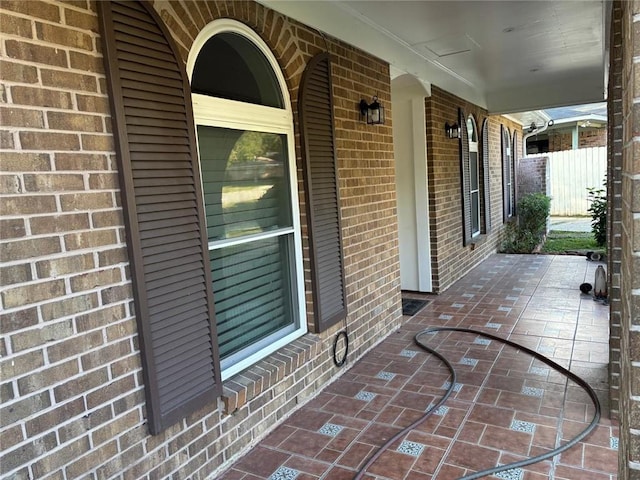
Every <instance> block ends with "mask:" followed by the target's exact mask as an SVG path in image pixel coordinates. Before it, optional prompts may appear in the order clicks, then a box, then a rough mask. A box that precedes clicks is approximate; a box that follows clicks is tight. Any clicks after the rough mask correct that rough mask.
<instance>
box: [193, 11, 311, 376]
mask: <svg viewBox="0 0 640 480" xmlns="http://www.w3.org/2000/svg"><path fill="white" fill-rule="evenodd" d="M187 71H188V72H189V73H190V78H191V89H192V97H193V110H194V117H195V123H196V128H197V136H198V147H199V156H200V168H201V175H202V186H203V194H204V203H205V210H206V223H207V234H208V239H209V255H210V258H211V274H212V278H213V300H214V310H215V316H216V325H217V334H218V343H219V347H220V358H221V367H222V378H223V379H224V378H228V377H230V376H231V375H234V374H235V373H237V372H239V371H240V370H243V369H245V368H247V367H248V366H249V365H251V364H252V363H255V362H256V361H257V360H259V359H261V358H263V357H264V356H266V355H268V354H270V353H272V352H274V351H275V350H276V349H278V348H280V347H282V346H283V345H285V344H286V343H288V342H290V341H291V340H293V339H295V338H297V337H299V336H300V335H302V334H303V333H305V332H306V321H305V310H304V308H305V306H304V303H305V302H304V282H303V274H302V271H303V270H302V243H301V235H300V224H299V218H300V217H299V212H298V198H297V179H296V169H295V151H294V140H293V115H292V111H291V105H290V101H289V97H288V91H287V86H286V83H285V80H284V77H283V75H282V72H281V71H280V69H279V66H278V64H277V62H276V60H275V58H274V56H273V54H272V53H271V51H270V50H269V48H268V47H267V45H266V44H265V43H264V42H263V41H262V40H261V39H260V38H259V37H258V36H257V35H256V34H255V33H254V32H253V31H252V30H251V29H249V28H248V27H246V26H245V25H243V24H240V23H238V22H235V21H232V20H217V21H214V22H212V23H211V24H209V25H208V26H207V27H205V29H203V31H202V32H201V33H200V34H199V35H198V37H197V38H196V40H195V42H194V46H193V48H192V50H191V52H190V55H189V59H188V61H187Z"/></svg>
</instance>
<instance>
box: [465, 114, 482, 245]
mask: <svg viewBox="0 0 640 480" xmlns="http://www.w3.org/2000/svg"><path fill="white" fill-rule="evenodd" d="M467 133H468V141H469V180H470V182H469V196H470V205H471V237H472V238H473V237H476V236H478V235H480V164H479V153H478V128H477V126H476V121H475V119H474V118H473V115H469V117H468V118H467Z"/></svg>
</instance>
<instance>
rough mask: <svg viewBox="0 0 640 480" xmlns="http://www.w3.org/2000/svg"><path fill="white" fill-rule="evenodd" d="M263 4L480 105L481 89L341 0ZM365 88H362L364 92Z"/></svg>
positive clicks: (484, 105) (262, 0) (484, 104)
mask: <svg viewBox="0 0 640 480" xmlns="http://www.w3.org/2000/svg"><path fill="white" fill-rule="evenodd" d="M258 2H259V3H261V4H262V5H264V6H265V7H268V8H271V9H273V10H275V11H277V12H280V13H282V14H283V15H286V16H288V17H291V18H293V19H295V20H298V21H299V22H302V23H304V24H306V25H309V26H311V27H313V28H316V29H318V30H320V31H322V32H324V33H327V34H329V35H331V36H333V37H335V38H338V39H340V40H342V41H344V42H346V43H348V44H350V45H353V46H354V47H357V48H359V49H361V50H363V51H365V52H368V53H370V54H371V55H374V56H376V57H378V58H380V59H382V60H384V61H386V62H388V63H389V64H390V65H391V66H393V67H394V68H395V69H396V71H397V70H400V71H402V72H406V73H409V74H411V75H414V76H415V77H416V78H417V79H418V80H420V81H421V82H422V83H423V84H425V86H426V85H429V86H430V85H436V86H438V87H440V88H442V89H443V90H446V91H447V92H449V93H452V94H454V95H457V96H459V97H461V98H463V99H465V100H467V101H469V102H471V103H474V104H476V105H478V106H480V107H482V108H487V101H486V97H485V95H484V93H483V92H482V89H481V88H480V86H478V85H474V84H473V83H472V82H470V81H469V80H467V79H465V78H463V77H461V76H459V75H457V74H456V73H454V72H453V71H451V70H449V69H448V68H447V67H445V66H444V65H442V64H440V63H438V62H437V61H436V60H434V59H430V58H428V57H426V56H424V55H422V54H420V53H419V52H418V51H417V50H416V49H414V48H413V47H412V46H411V45H409V44H408V43H406V42H404V41H403V40H402V39H400V38H398V37H397V36H395V35H393V34H392V33H391V32H388V31H386V30H384V29H382V28H381V27H379V26H377V25H375V24H373V23H372V22H369V21H367V19H366V18H365V17H363V16H361V15H359V14H358V12H355V11H353V10H352V9H350V8H349V7H347V6H346V5H344V4H341V3H340V2H336V1H333V0H311V1H303V0H258ZM365 93H368V92H363V94H365Z"/></svg>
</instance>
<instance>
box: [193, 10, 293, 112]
mask: <svg viewBox="0 0 640 480" xmlns="http://www.w3.org/2000/svg"><path fill="white" fill-rule="evenodd" d="M187 63H188V71H190V72H191V91H192V92H193V93H198V94H201V95H207V96H210V97H217V98H223V99H227V100H237V101H240V102H246V103H252V104H256V105H264V106H267V107H275V108H286V106H285V100H284V98H283V95H282V89H283V88H282V87H283V86H284V85H283V82H282V80H283V79H280V78H278V73H277V72H279V71H280V69H279V67H278V65H277V63H276V61H275V58H273V55H272V54H271V52H270V50H269V49H268V47H267V46H266V44H264V42H263V41H262V40H261V39H260V37H258V35H257V34H256V33H255V32H253V31H252V30H251V29H249V28H248V27H246V26H245V25H242V24H240V23H239V22H231V21H229V20H227V21H222V22H221V21H215V22H212V23H211V24H209V25H208V26H207V27H206V28H205V29H203V30H202V31H201V32H200V34H199V35H198V38H197V39H196V41H195V42H194V46H193V48H192V49H191V52H190V55H189V61H188V62H187Z"/></svg>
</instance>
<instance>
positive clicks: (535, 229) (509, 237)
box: [502, 193, 551, 253]
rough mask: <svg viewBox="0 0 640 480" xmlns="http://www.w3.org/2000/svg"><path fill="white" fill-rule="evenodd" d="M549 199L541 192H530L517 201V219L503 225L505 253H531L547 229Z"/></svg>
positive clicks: (549, 208)
mask: <svg viewBox="0 0 640 480" xmlns="http://www.w3.org/2000/svg"><path fill="white" fill-rule="evenodd" d="M550 210H551V199H550V198H549V197H547V196H546V195H543V194H542V193H530V194H528V195H525V196H523V197H522V198H521V199H520V200H519V201H518V210H517V212H518V213H517V221H516V222H511V223H508V224H507V225H506V227H505V234H506V237H505V241H504V243H503V245H502V250H503V251H504V252H507V253H531V252H533V250H534V249H535V248H536V247H537V246H538V245H539V244H540V242H541V241H542V239H543V238H544V235H545V233H546V231H547V218H548V217H549V211H550Z"/></svg>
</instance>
